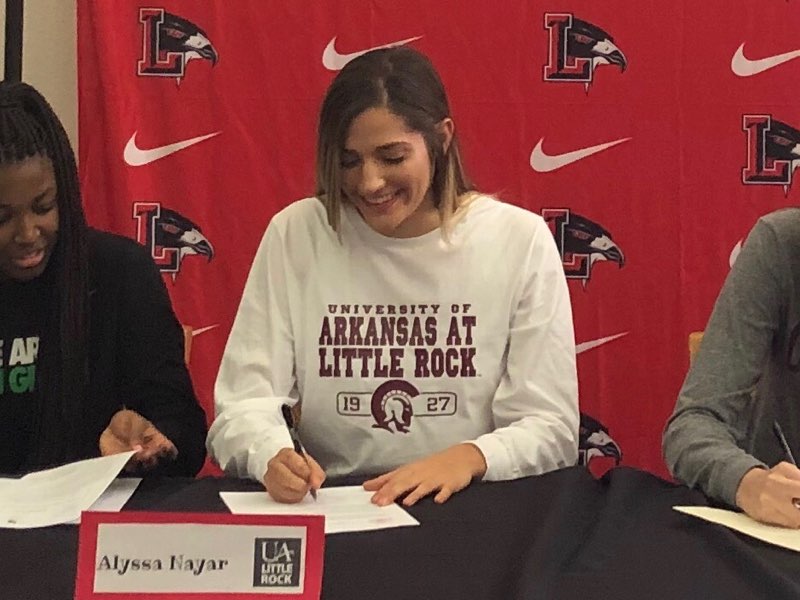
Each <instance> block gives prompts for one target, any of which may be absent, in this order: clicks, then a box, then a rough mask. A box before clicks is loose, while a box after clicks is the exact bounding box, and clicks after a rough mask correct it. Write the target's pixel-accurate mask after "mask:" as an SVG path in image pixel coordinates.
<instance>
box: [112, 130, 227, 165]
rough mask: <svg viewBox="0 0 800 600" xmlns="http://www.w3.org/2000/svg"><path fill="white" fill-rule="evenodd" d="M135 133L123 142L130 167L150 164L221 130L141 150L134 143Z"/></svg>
mask: <svg viewBox="0 0 800 600" xmlns="http://www.w3.org/2000/svg"><path fill="white" fill-rule="evenodd" d="M136 133H137V132H136V131H134V132H133V135H132V136H131V139H129V140H128V143H127V144H125V151H124V152H123V153H122V156H123V158H124V159H125V162H126V163H128V164H129V165H130V166H132V167H141V166H142V165H147V164H150V163H151V162H155V161H157V160H159V159H161V158H164V157H165V156H169V155H170V154H175V153H176V152H180V151H181V150H184V149H186V148H188V147H189V146H194V145H195V144H199V143H200V142H203V141H205V140H207V139H209V138H212V137H214V136H215V135H219V134H220V133H222V132H221V131H215V132H214V133H209V134H207V135H201V136H198V137H194V138H191V139H189V140H183V141H180V142H175V143H174V144H167V145H166V146H159V147H158V148H150V149H149V150H143V149H141V148H139V147H138V146H137V145H136Z"/></svg>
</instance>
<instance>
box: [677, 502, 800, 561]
mask: <svg viewBox="0 0 800 600" xmlns="http://www.w3.org/2000/svg"><path fill="white" fill-rule="evenodd" d="M672 508H674V509H675V510H677V511H678V512H682V513H685V514H687V515H691V516H693V517H697V518H698V519H703V520H704V521H709V522H711V523H716V524H717V525H724V526H725V527H728V528H730V529H733V530H734V531H738V532H739V533H743V534H745V535H749V536H750V537H753V538H756V539H757V540H761V541H762V542H767V543H768V544H773V545H775V546H781V547H782V548H786V549H788V550H794V551H795V552H800V531H798V530H797V529H787V528H786V527H778V526H777V525H767V524H766V523H759V522H758V521H756V520H754V519H752V518H750V517H749V516H747V515H746V514H744V513H740V512H734V511H732V510H725V509H722V508H711V507H709V506H673V507H672Z"/></svg>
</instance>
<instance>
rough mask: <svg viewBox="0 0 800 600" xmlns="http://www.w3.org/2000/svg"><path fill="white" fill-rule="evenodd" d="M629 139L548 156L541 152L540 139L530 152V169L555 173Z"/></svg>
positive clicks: (542, 140)
mask: <svg viewBox="0 0 800 600" xmlns="http://www.w3.org/2000/svg"><path fill="white" fill-rule="evenodd" d="M630 139H632V138H629V137H627V138H622V139H619V140H614V141H613V142H606V143H605V144H599V145H597V146H590V147H588V148H581V149H580V150H575V151H573V152H567V153H566V154H554V155H549V154H546V153H545V151H544V150H542V143H543V142H544V138H542V139H540V140H539V142H538V143H537V144H536V147H535V148H534V149H533V152H531V168H532V169H533V170H534V171H536V172H537V173H549V172H550V171H555V170H556V169H560V168H561V167H566V166H567V165H569V164H572V163H574V162H577V161H579V160H583V159H584V158H586V157H588V156H591V155H592V154H597V153H598V152H602V151H603V150H608V149H609V148H613V147H614V146H616V145H617V144H622V143H623V142H627V141H628V140H630Z"/></svg>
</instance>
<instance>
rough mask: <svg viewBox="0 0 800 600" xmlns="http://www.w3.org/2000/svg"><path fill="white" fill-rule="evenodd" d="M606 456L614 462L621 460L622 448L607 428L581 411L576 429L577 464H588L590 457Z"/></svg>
mask: <svg viewBox="0 0 800 600" xmlns="http://www.w3.org/2000/svg"><path fill="white" fill-rule="evenodd" d="M599 456H607V457H609V458H612V459H613V460H614V463H615V464H617V465H618V464H619V463H620V462H621V461H622V448H620V447H619V444H617V442H615V441H614V439H613V438H612V437H611V436H610V435H609V434H608V428H607V427H606V426H605V425H603V424H602V423H601V422H600V421H598V420H597V419H595V418H593V417H590V416H589V415H587V414H585V413H581V422H580V428H579V430H578V464H580V465H588V464H589V461H590V460H592V458H595V457H599Z"/></svg>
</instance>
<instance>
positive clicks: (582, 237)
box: [542, 208, 625, 287]
mask: <svg viewBox="0 0 800 600" xmlns="http://www.w3.org/2000/svg"><path fill="white" fill-rule="evenodd" d="M542 218H543V219H544V220H545V221H547V224H548V225H549V226H550V231H551V232H552V233H553V237H554V238H555V241H556V245H557V246H558V251H559V252H560V253H561V261H562V263H563V264H564V273H565V274H566V276H567V279H580V280H582V281H583V285H584V287H586V284H587V283H588V282H589V279H591V277H592V267H593V266H594V264H595V263H596V262H599V261H611V262H615V263H617V265H618V266H619V268H622V267H623V266H625V255H624V254H623V253H622V249H621V248H620V247H619V246H618V245H617V243H616V242H615V241H614V239H613V238H612V237H611V233H610V232H609V231H608V230H607V229H605V228H604V227H602V226H601V225H599V224H597V223H595V222H594V221H590V220H589V219H587V218H586V217H583V216H581V215H579V214H577V213H574V212H572V211H571V210H570V209H568V208H543V209H542Z"/></svg>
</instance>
